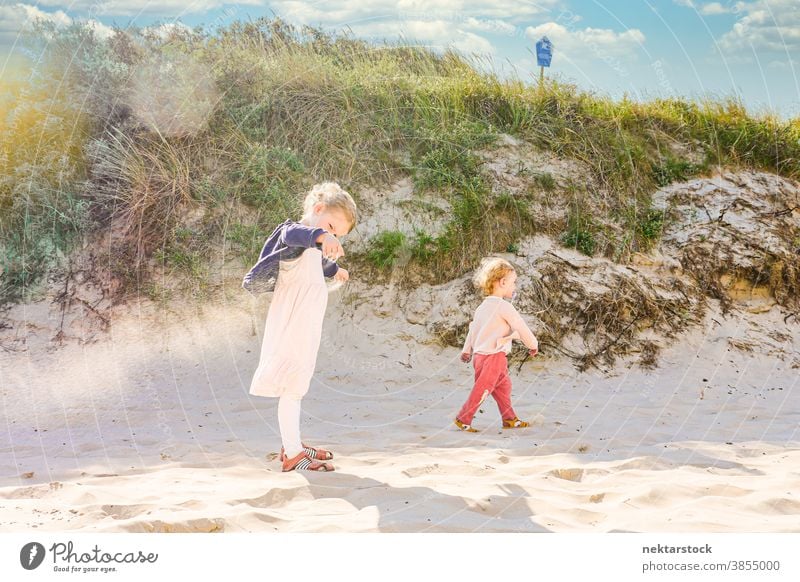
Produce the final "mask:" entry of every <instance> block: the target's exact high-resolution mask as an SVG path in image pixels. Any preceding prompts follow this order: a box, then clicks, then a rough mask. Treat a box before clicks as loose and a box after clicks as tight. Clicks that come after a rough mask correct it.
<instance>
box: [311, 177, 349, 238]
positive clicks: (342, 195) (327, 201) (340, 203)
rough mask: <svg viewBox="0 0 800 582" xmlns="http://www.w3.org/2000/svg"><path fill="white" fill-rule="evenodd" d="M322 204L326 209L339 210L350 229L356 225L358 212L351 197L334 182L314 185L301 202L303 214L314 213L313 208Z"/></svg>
mask: <svg viewBox="0 0 800 582" xmlns="http://www.w3.org/2000/svg"><path fill="white" fill-rule="evenodd" d="M319 202H322V203H323V204H324V205H325V207H326V208H329V209H331V208H332V209H335V210H340V211H341V212H342V213H343V214H344V216H345V218H347V220H348V221H349V222H350V229H351V230H352V229H353V227H355V225H356V220H357V219H358V210H357V209H356V203H355V201H354V200H353V197H352V196H350V194H349V193H347V191H345V190H343V189H342V187H341V186H339V184H337V183H336V182H322V183H321V184H315V185H314V186H312V187H311V190H309V191H308V194H306V198H305V200H304V201H303V214H304V215H305V216H309V215H310V214H311V213H312V212H313V211H314V206H315V205H316V204H317V203H319Z"/></svg>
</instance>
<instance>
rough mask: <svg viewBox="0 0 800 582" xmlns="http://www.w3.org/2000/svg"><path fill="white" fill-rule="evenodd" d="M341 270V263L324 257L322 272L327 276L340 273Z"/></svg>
mask: <svg viewBox="0 0 800 582" xmlns="http://www.w3.org/2000/svg"><path fill="white" fill-rule="evenodd" d="M339 270H340V267H339V265H337V264H336V263H335V262H333V261H329V260H328V259H326V258H325V257H322V273H323V274H324V275H325V276H326V277H333V276H335V275H336V273H338V272H339Z"/></svg>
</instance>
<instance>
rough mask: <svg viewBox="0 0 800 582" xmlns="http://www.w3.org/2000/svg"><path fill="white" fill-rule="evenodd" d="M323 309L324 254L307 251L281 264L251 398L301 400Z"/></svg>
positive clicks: (325, 302)
mask: <svg viewBox="0 0 800 582" xmlns="http://www.w3.org/2000/svg"><path fill="white" fill-rule="evenodd" d="M327 306H328V287H327V285H326V284H325V276H324V275H323V273H322V251H320V250H319V249H317V248H310V249H306V250H305V251H303V254H302V255H300V257H298V258H296V259H293V260H291V261H281V262H280V269H279V271H278V280H277V282H276V284H275V293H274V294H273V296H272V303H271V304H270V306H269V311H268V312H267V324H266V326H265V329H264V341H263V343H262V344H261V359H260V361H259V364H258V369H257V370H256V373H255V375H254V376H253V381H252V383H251V384H250V394H253V395H255V396H275V397H278V396H283V395H284V394H287V395H288V394H291V395H293V396H296V397H297V398H301V397H303V396H304V395H305V394H306V392H308V387H309V384H310V383H311V377H312V376H313V375H314V366H315V365H316V362H317V352H318V351H319V344H320V338H321V337H322V320H323V318H324V316H325V308H326V307H327Z"/></svg>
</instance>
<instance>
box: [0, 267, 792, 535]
mask: <svg viewBox="0 0 800 582" xmlns="http://www.w3.org/2000/svg"><path fill="white" fill-rule="evenodd" d="M385 292H386V290H385V289H384V290H383V291H380V290H378V291H375V290H374V289H373V291H369V290H367V289H366V288H365V287H364V288H362V287H359V285H358V284H357V283H353V284H350V285H348V286H347V287H345V288H344V289H343V290H341V291H339V292H337V294H336V295H332V297H331V307H330V311H329V314H328V318H327V320H326V324H325V331H324V337H323V342H322V348H321V354H320V360H319V366H318V373H317V374H316V376H315V380H314V383H313V385H312V387H311V390H310V393H309V396H308V397H307V398H306V400H305V401H304V415H303V420H302V429H303V434H304V439H305V440H306V441H307V442H309V443H312V444H319V445H326V446H329V447H330V448H332V449H333V450H334V451H335V452H336V454H337V457H336V459H335V465H336V469H337V470H336V472H335V473H332V474H305V473H303V474H295V473H289V474H283V473H281V472H280V465H279V463H278V461H277V459H276V457H277V451H278V449H279V447H280V443H279V438H278V435H277V426H276V410H275V407H276V403H275V402H274V401H272V400H269V399H262V398H255V397H251V396H249V395H248V394H247V387H248V384H249V380H250V375H251V374H252V372H253V370H254V369H255V366H256V363H257V362H256V358H257V355H258V348H259V346H260V337H261V333H262V332H263V329H262V327H263V317H264V314H265V309H266V304H265V303H263V302H261V303H258V304H255V305H250V304H248V303H247V302H244V303H242V302H241V296H239V297H237V298H236V299H235V300H231V302H229V303H227V304H218V305H215V306H208V305H207V306H205V307H204V308H203V309H202V310H191V309H188V310H186V311H184V312H182V313H176V312H170V313H164V312H163V311H159V309H158V308H156V307H155V306H152V305H149V306H148V305H146V304H143V305H142V308H141V309H140V310H138V309H137V310H130V311H129V314H128V315H126V316H123V317H119V318H117V319H116V320H115V322H114V324H113V326H112V328H111V329H110V330H109V333H108V336H107V337H106V338H105V339H100V340H99V341H91V342H85V343H84V342H80V341H72V342H67V343H66V344H65V345H63V346H61V347H59V348H58V349H52V346H49V345H48V344H47V343H45V342H43V343H42V344H41V345H33V346H31V345H30V344H29V346H28V349H26V350H24V351H17V352H6V353H0V359H1V360H2V362H1V364H2V377H1V378H2V411H1V412H2V418H3V421H4V422H3V425H4V428H5V430H3V431H2V432H0V434H1V435H2V436H0V468H1V469H2V471H0V475H2V476H3V477H2V482H0V507H2V514H0V515H1V516H2V517H0V530H1V531H27V530H31V529H34V528H35V529H37V530H39V531H63V530H89V531H130V532H171V531H176V532H187V531H198V532H223V531H224V532H237V531H238V532H242V531H302V532H309V531H387V532H422V531H448V532H462V531H468V532H473V531H481V532H492V531H533V532H536V531H606V532H608V531H639V532H650V531H715V532H716V531H719V532H725V531H770V532H784V531H798V530H800V526H798V523H800V522H798V516H799V515H800V498H798V497H797V496H798V493H797V492H798V491H800V471H798V470H797V467H798V466H800V433H798V426H800V398H799V397H798V386H797V378H798V373H797V367H796V366H797V361H796V360H794V359H793V355H792V354H796V353H797V342H796V340H795V339H790V340H786V341H785V342H784V343H783V345H782V346H781V348H782V354H783V355H781V356H776V355H775V353H770V352H769V350H767V349H759V348H758V346H759V345H761V344H759V343H758V342H759V341H762V340H763V341H764V342H766V341H768V337H769V336H768V333H769V331H770V330H775V329H783V331H784V332H786V333H787V334H788V336H789V337H790V338H796V337H797V334H796V331H797V330H796V328H792V327H790V326H791V321H789V322H788V323H785V322H783V319H782V317H780V314H779V313H774V314H773V313H772V312H770V313H765V314H760V315H758V316H757V317H758V320H757V323H756V320H755V319H753V318H755V317H756V316H755V315H748V316H747V317H745V316H743V315H741V314H740V315H736V314H731V315H729V316H727V317H723V316H722V315H721V314H719V313H716V312H714V311H713V310H712V311H711V312H710V313H709V314H708V316H707V318H708V319H707V320H706V321H705V322H704V325H703V326H702V327H700V328H698V329H697V330H696V331H695V332H694V333H692V334H685V335H683V336H681V337H680V338H678V339H677V340H676V341H675V342H674V344H673V345H671V346H670V347H668V348H667V349H665V350H664V351H663V352H662V360H661V363H660V366H659V367H658V368H657V369H655V370H652V371H646V370H643V369H641V368H640V367H638V365H636V364H634V363H633V362H620V363H619V364H618V365H617V366H616V367H615V368H613V369H608V370H597V369H593V370H590V371H588V372H584V373H579V372H577V371H576V369H575V368H574V367H573V366H572V365H571V364H570V363H569V362H566V361H563V360H558V359H555V358H552V357H549V356H547V355H545V356H544V357H542V358H538V359H536V360H534V361H530V362H528V363H526V364H525V365H524V366H523V368H522V369H521V371H520V372H517V371H516V369H514V371H513V372H512V378H513V381H514V395H515V404H516V407H517V410H518V412H519V414H520V416H523V417H526V418H530V419H533V420H534V426H533V427H532V428H529V429H525V430H520V431H503V430H501V429H500V428H499V418H498V413H497V410H496V408H495V407H494V404H493V403H489V402H487V403H486V404H485V405H484V407H483V413H482V414H478V416H477V417H476V420H475V425H476V426H477V427H478V428H480V429H482V432H480V433H479V434H475V435H472V434H465V433H461V432H458V431H456V430H455V428H454V427H453V426H452V424H451V422H452V418H453V415H454V413H455V412H456V411H457V410H458V408H459V406H460V404H461V403H462V400H463V399H464V398H465V396H466V393H467V391H468V390H469V387H470V380H471V369H470V368H469V367H468V366H466V365H464V364H462V363H461V362H460V361H459V360H458V350H456V349H454V348H441V347H438V346H436V345H435V344H431V343H423V340H425V333H424V328H423V327H422V326H419V325H414V324H411V323H409V322H408V321H407V320H405V319H402V318H400V319H397V318H393V317H392V314H391V313H385V312H381V313H380V314H379V313H378V311H379V310H378V309H376V307H375V306H376V305H377V304H378V303H379V302H375V301H363V302H361V303H360V304H359V303H358V302H357V301H355V302H354V298H359V297H361V298H363V297H368V296H369V293H385ZM46 312H47V310H42V309H40V310H39V311H38V312H35V313H38V317H40V320H39V323H40V324H41V326H42V327H46V326H47V325H48V321H50V319H49V316H47V313H46ZM32 313H34V311H30V310H29V311H27V312H25V313H23V312H21V311H17V312H12V313H10V319H11V320H12V321H14V319H13V318H14V317H17V318H20V317H21V316H24V317H26V318H27V321H29V322H33V321H34V319H35V318H34V317H33V316H32V315H31V314H32ZM17 321H18V320H17ZM254 331H255V334H254ZM782 337H783V336H782ZM737 338H738V339H740V340H742V341H745V340H746V341H747V342H749V344H750V345H751V346H755V349H752V350H751V351H742V350H739V349H737V348H736V347H732V345H731V341H732V340H737ZM759 338H760V339H759ZM793 366H794V367H793Z"/></svg>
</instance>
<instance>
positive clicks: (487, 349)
mask: <svg viewBox="0 0 800 582" xmlns="http://www.w3.org/2000/svg"><path fill="white" fill-rule="evenodd" d="M515 339H518V340H521V341H522V342H523V343H524V344H525V345H526V346H527V347H528V349H534V348H536V349H538V348H539V342H538V341H537V340H536V336H534V335H533V332H532V331H531V330H530V329H529V328H528V326H527V325H526V324H525V321H524V320H523V319H522V316H520V314H519V313H518V312H517V310H516V309H514V306H513V305H511V303H509V302H508V301H505V300H504V299H503V298H502V297H498V296H496V295H487V296H486V299H484V300H483V303H481V304H480V305H479V306H478V309H476V310H475V317H474V318H473V319H472V322H471V323H470V324H469V333H467V341H466V342H464V349H463V350H462V351H463V352H464V353H468V354H470V353H472V352H473V351H474V352H475V353H477V354H495V353H497V352H501V351H502V352H505V353H509V352H510V351H511V342H512V340H515Z"/></svg>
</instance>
